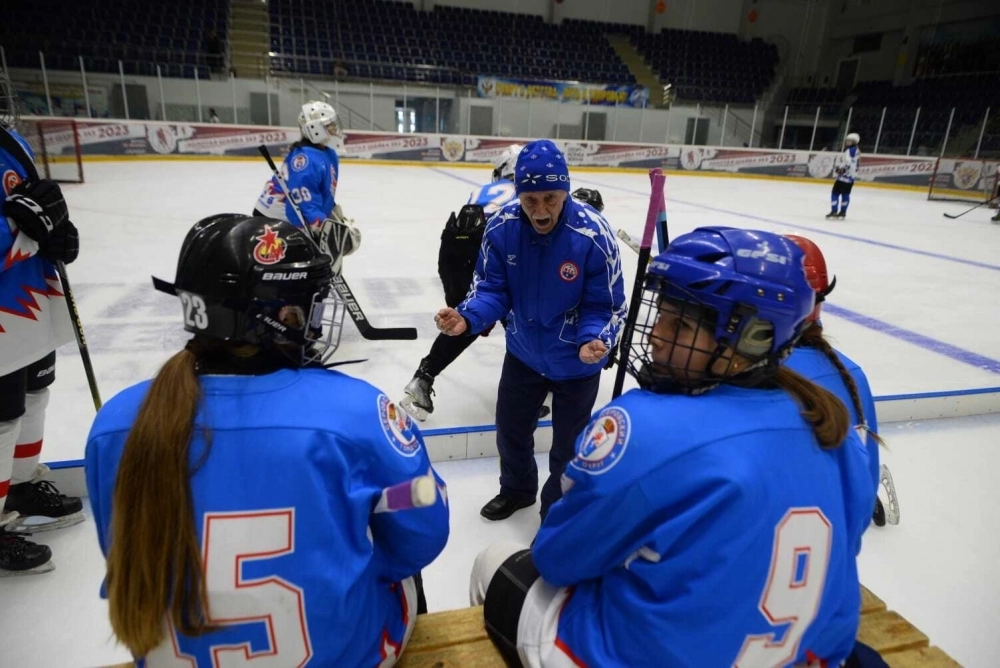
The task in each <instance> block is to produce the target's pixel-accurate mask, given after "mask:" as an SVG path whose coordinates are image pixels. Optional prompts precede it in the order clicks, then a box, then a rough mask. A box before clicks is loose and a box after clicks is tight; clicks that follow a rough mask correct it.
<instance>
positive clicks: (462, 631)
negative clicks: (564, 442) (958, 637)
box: [109, 587, 961, 668]
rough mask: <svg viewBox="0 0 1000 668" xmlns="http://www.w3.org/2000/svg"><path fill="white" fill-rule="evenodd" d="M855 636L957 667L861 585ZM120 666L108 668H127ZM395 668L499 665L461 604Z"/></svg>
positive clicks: (905, 659) (884, 649)
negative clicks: (858, 624) (858, 626)
mask: <svg viewBox="0 0 1000 668" xmlns="http://www.w3.org/2000/svg"><path fill="white" fill-rule="evenodd" d="M858 640H860V641H861V642H863V643H865V644H866V645H868V646H869V647H872V648H873V649H875V650H876V651H878V653H879V654H881V655H882V658H884V659H885V661H886V663H888V664H889V666H891V668H961V666H960V665H959V663H958V662H956V661H955V660H954V659H952V658H951V657H949V656H948V655H947V654H945V653H944V652H943V651H941V650H940V649H939V648H937V647H931V646H930V641H929V640H928V638H927V636H926V635H925V634H924V633H923V632H921V631H920V630H919V629H917V628H916V627H915V626H913V625H912V624H910V623H909V622H908V621H906V620H905V619H903V617H901V616H900V615H899V613H896V612H893V611H891V610H889V609H887V608H886V605H885V603H883V602H882V600H881V599H880V598H879V597H877V596H875V594H873V593H871V592H870V591H868V590H867V589H865V588H864V587H862V588H861V626H860V628H859V629H858ZM132 665H133V664H130V663H129V664H121V665H119V666H111V667H109V668H129V667H130V666H132ZM396 665H397V666H399V668H505V664H504V661H503V659H502V658H501V657H500V653H499V652H498V651H497V649H496V647H494V646H493V642H492V641H491V640H490V639H489V636H487V635H486V630H485V629H484V628H483V608H482V606H479V607H475V608H462V609H460V610H448V611H446V612H435V613H433V614H429V615H420V616H419V617H417V623H416V625H415V626H414V627H413V635H412V636H411V637H410V643H409V644H408V645H407V646H406V651H405V652H404V653H403V658H402V659H401V660H400V662H399V663H398V664H396Z"/></svg>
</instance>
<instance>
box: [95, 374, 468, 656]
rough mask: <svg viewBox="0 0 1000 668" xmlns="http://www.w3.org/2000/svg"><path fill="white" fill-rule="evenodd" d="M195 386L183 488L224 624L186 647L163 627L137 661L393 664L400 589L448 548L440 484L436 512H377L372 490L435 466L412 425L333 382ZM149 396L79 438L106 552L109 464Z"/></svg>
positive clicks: (113, 470)
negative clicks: (198, 395) (197, 393)
mask: <svg viewBox="0 0 1000 668" xmlns="http://www.w3.org/2000/svg"><path fill="white" fill-rule="evenodd" d="M200 381H201V384H202V388H203V390H204V395H203V401H202V404H201V407H200V410H199V413H198V417H197V419H196V430H195V434H196V435H195V437H194V440H193V442H192V444H191V448H190V461H191V464H192V467H194V466H195V465H196V463H199V462H200V465H198V466H197V470H196V473H195V474H194V476H193V477H192V479H191V489H192V496H193V498H194V513H195V524H196V526H197V529H198V538H199V541H200V544H201V549H202V554H203V555H204V568H205V572H206V586H207V590H208V597H209V608H210V612H211V614H212V618H211V619H210V621H213V622H216V623H218V624H221V625H222V628H221V629H220V630H218V631H215V632H212V633H208V634H205V635H203V636H201V637H197V638H192V637H185V636H182V635H180V634H179V633H177V632H176V631H174V630H173V629H170V633H169V634H168V637H167V638H166V639H165V640H164V642H163V644H162V645H161V646H160V647H158V648H157V649H156V650H154V652H152V653H151V654H150V655H149V656H147V657H146V658H147V661H146V663H147V665H148V666H150V667H151V668H152V667H155V666H177V665H184V666H214V665H222V663H221V662H220V660H219V658H218V657H220V656H223V655H227V656H229V659H227V660H229V661H231V662H233V663H232V665H235V663H238V662H242V661H245V660H246V659H244V656H245V655H247V654H259V655H267V654H270V660H271V663H269V664H267V665H275V666H278V665H280V666H302V665H307V664H308V665H311V666H377V665H379V664H380V662H381V661H382V660H383V659H384V658H385V657H386V656H387V655H388V654H390V653H393V652H396V653H398V649H399V647H400V644H401V642H402V640H403V634H404V629H405V627H406V624H407V623H408V621H409V620H410V619H411V618H412V616H413V615H415V614H416V611H415V610H413V609H411V608H409V607H408V605H407V603H406V599H405V598H404V596H403V591H402V587H401V586H400V584H399V583H400V581H401V580H403V579H404V578H407V577H409V576H412V575H414V574H415V573H417V572H418V571H419V570H420V569H422V568H423V567H425V566H427V564H429V563H430V562H431V561H432V560H433V559H434V558H435V557H436V556H437V555H438V554H439V553H440V552H441V550H442V549H443V548H444V545H445V542H446V541H447V539H448V507H447V494H446V490H445V487H444V483H443V482H442V481H441V479H440V478H439V477H438V478H437V483H438V490H439V492H440V493H439V496H438V500H437V501H436V503H435V504H434V505H433V506H430V507H428V508H422V509H416V510H406V511H400V512H396V513H380V514H373V513H372V511H373V509H374V508H375V504H376V502H377V501H378V500H379V497H380V494H381V491H382V489H383V488H385V487H388V486H390V485H394V484H397V483H400V482H403V481H406V480H409V479H412V478H414V477H416V476H420V475H424V474H427V473H428V472H429V471H431V470H432V469H431V464H430V461H429V460H428V457H427V451H426V449H425V448H424V445H423V439H422V437H421V435H420V432H419V430H418V429H417V427H416V426H415V425H414V424H413V423H412V422H411V421H410V419H409V417H408V416H407V415H406V413H404V412H402V411H401V410H399V409H398V408H397V407H396V405H395V404H393V403H392V402H390V401H389V399H388V398H387V397H386V396H385V395H384V394H382V393H381V392H379V391H378V390H377V389H376V388H374V387H372V386H371V385H369V384H368V383H366V382H364V381H361V380H357V379H354V378H352V377H350V376H347V375H345V374H342V373H339V372H336V371H327V370H323V369H304V370H282V371H278V372H275V373H271V374H268V375H261V376H212V375H210V376H202V377H201V378H200ZM148 388H149V382H148V381H147V382H144V383H140V384H139V385H135V386H133V387H131V388H128V389H126V390H124V391H123V392H121V393H119V394H118V395H117V396H116V397H115V398H114V399H112V400H111V401H109V402H108V403H107V404H105V405H104V407H103V408H102V409H101V411H100V413H99V414H98V416H97V418H96V420H95V421H94V425H93V427H92V429H91V432H90V437H89V440H88V442H87V453H86V474H87V489H88V491H89V494H90V500H91V504H92V507H93V511H94V519H95V522H96V524H97V531H98V539H99V542H100V545H101V549H102V550H103V551H104V553H105V554H107V551H108V541H109V537H110V536H109V531H110V522H111V516H112V513H113V512H114V509H113V508H112V495H113V491H114V485H115V477H116V474H117V471H118V464H119V460H120V459H121V456H122V449H123V447H124V445H125V440H126V438H127V436H128V433H129V430H130V428H131V426H132V424H133V422H134V421H135V418H136V415H137V413H138V410H139V407H140V405H141V403H142V401H143V398H144V397H145V395H146V393H147V391H148ZM197 427H203V428H205V429H204V430H202V429H198V428H197ZM206 431H207V433H209V434H210V435H211V441H210V443H209V444H207V445H206V442H205V439H204V433H205V432H206ZM206 455H207V456H206ZM203 457H205V459H204V462H201V459H202V458H203ZM435 476H436V474H435ZM165 616H166V615H165ZM213 656H214V657H215V658H213ZM227 665H230V664H227Z"/></svg>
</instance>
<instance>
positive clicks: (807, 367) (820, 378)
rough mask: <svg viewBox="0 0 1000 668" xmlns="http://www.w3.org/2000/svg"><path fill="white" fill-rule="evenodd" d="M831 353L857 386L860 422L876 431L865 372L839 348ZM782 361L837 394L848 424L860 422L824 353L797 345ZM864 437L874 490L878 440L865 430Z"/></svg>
mask: <svg viewBox="0 0 1000 668" xmlns="http://www.w3.org/2000/svg"><path fill="white" fill-rule="evenodd" d="M835 352H836V353H837V357H838V358H840V362H841V363H842V364H843V365H844V368H846V369H847V371H848V373H850V374H851V377H852V378H854V384H855V385H856V386H857V388H858V396H859V397H860V399H861V408H862V409H863V410H864V412H865V415H864V422H865V423H866V424H867V425H868V429H870V430H871V431H873V432H875V433H878V417H877V416H876V415H875V399H874V398H873V397H872V391H871V388H870V387H869V386H868V377H867V376H865V372H864V371H862V370H861V367H859V366H858V365H857V364H855V363H854V361H853V360H851V359H850V358H849V357H847V356H846V355H844V354H842V353H841V352H840V351H839V350H837V351H835ZM783 364H784V365H785V366H787V367H788V368H789V369H791V370H792V371H795V372H797V373H799V374H800V375H802V376H805V377H806V378H808V379H809V380H811V381H812V382H814V383H816V384H817V385H819V386H821V387H823V388H825V389H826V390H828V391H830V392H832V393H833V394H835V395H837V398H838V399H840V400H841V401H842V402H843V404H844V406H846V407H847V412H848V413H850V415H851V424H853V425H858V424H861V422H862V418H861V417H859V416H858V414H857V411H855V410H854V402H852V401H851V395H850V392H848V390H847V386H846V385H844V381H843V379H842V378H841V377H840V372H839V371H837V368H836V367H835V366H834V365H833V364H832V363H831V362H830V360H828V359H827V357H826V355H824V354H823V353H822V352H820V351H819V350H817V349H816V348H809V347H806V346H803V347H800V348H794V349H793V350H792V354H791V355H789V356H788V359H787V360H785V361H784V362H783ZM864 439H865V444H866V445H867V446H868V456H869V466H870V469H871V476H872V484H873V485H874V486H875V488H876V489H878V484H879V451H878V443H876V442H875V441H874V440H873V439H872V437H871V435H870V434H868V433H867V432H866V433H865V435H864Z"/></svg>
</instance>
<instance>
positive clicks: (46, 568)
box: [0, 559, 56, 578]
mask: <svg viewBox="0 0 1000 668" xmlns="http://www.w3.org/2000/svg"><path fill="white" fill-rule="evenodd" d="M55 569H56V565H55V564H53V563H52V560H51V559H50V560H49V561H46V562H45V563H44V564H42V565H41V566H35V567H34V568H29V569H27V570H23V571H7V570H4V569H2V568H0V578H10V577H15V576H18V575H41V574H42V573H48V572H50V571H54V570H55Z"/></svg>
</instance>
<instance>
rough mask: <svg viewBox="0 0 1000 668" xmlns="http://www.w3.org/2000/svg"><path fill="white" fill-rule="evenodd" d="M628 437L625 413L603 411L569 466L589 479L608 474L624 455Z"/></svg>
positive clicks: (610, 409) (616, 409)
mask: <svg viewBox="0 0 1000 668" xmlns="http://www.w3.org/2000/svg"><path fill="white" fill-rule="evenodd" d="M631 434H632V425H631V420H630V419H629V415H628V413H626V412H625V411H623V410H622V409H620V408H605V409H604V410H602V411H601V412H600V413H598V414H597V418H596V419H595V420H594V423H593V425H592V426H591V427H590V430H589V431H588V432H587V436H586V437H585V438H584V439H583V441H582V442H581V443H580V447H579V449H578V451H577V453H576V457H574V458H573V460H572V461H571V462H570V463H569V464H570V466H572V467H573V468H575V469H577V470H579V471H583V472H584V473H590V474H592V475H601V474H602V473H607V472H608V471H610V470H611V469H612V468H613V467H614V465H615V464H617V463H618V462H619V461H620V460H621V458H622V455H624V454H625V448H626V447H627V446H628V439H629V436H631Z"/></svg>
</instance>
